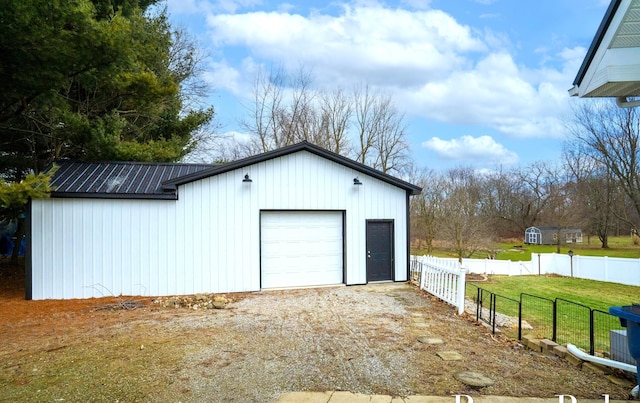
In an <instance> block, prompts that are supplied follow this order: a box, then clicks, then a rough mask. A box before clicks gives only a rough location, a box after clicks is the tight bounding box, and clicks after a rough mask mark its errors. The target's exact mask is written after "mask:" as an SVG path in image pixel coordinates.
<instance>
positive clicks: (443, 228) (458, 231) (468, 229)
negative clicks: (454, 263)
mask: <svg viewBox="0 0 640 403" xmlns="http://www.w3.org/2000/svg"><path fill="white" fill-rule="evenodd" d="M441 180H442V181H443V182H442V193H443V195H444V198H445V201H444V203H443V204H442V206H441V207H442V208H441V209H440V216H439V220H440V226H439V234H440V236H441V238H442V239H443V240H445V241H446V242H448V243H449V245H450V247H451V248H452V249H453V250H454V251H455V253H456V255H457V257H458V259H459V260H460V261H462V258H467V257H470V256H471V255H472V254H473V253H474V252H476V251H478V250H480V249H482V248H488V247H489V246H490V244H491V243H492V242H493V240H494V233H493V232H492V230H491V228H490V226H489V225H488V224H489V221H488V220H487V217H486V216H484V215H483V214H482V213H481V202H480V201H481V188H482V183H481V182H482V179H481V178H480V177H479V175H478V174H477V173H476V172H474V171H473V170H472V169H471V168H455V169H451V170H449V171H448V172H447V173H446V174H445V175H444V176H443V177H442V178H441Z"/></svg>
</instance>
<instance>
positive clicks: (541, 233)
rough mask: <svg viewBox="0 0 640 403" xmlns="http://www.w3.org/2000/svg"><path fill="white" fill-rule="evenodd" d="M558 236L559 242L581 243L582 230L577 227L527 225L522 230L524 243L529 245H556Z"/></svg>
mask: <svg viewBox="0 0 640 403" xmlns="http://www.w3.org/2000/svg"><path fill="white" fill-rule="evenodd" d="M558 236H560V243H561V244H568V243H582V230H581V229H579V228H563V229H560V230H558V227H553V226H549V227H529V228H527V229H526V230H525V232H524V243H526V244H530V245H556V244H557V243H558Z"/></svg>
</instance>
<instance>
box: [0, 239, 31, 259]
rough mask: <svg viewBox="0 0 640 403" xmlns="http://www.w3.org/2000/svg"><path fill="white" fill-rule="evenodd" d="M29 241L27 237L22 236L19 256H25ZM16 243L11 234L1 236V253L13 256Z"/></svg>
mask: <svg viewBox="0 0 640 403" xmlns="http://www.w3.org/2000/svg"><path fill="white" fill-rule="evenodd" d="M26 243H27V238H26V237H22V241H21V242H20V249H19V250H18V255H19V256H24V248H25V246H26ZM13 247H14V243H13V240H12V239H11V237H10V236H8V235H3V236H2V237H0V254H1V255H2V256H11V254H12V253H13Z"/></svg>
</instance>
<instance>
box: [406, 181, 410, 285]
mask: <svg viewBox="0 0 640 403" xmlns="http://www.w3.org/2000/svg"><path fill="white" fill-rule="evenodd" d="M410 197H411V192H410V191H408V190H407V206H406V208H405V210H406V214H407V220H406V222H407V228H406V231H407V257H406V259H407V282H411V201H410V200H409V198H410Z"/></svg>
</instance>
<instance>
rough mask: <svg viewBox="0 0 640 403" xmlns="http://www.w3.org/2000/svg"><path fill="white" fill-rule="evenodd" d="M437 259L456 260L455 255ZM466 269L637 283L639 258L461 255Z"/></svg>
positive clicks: (636, 284) (638, 279)
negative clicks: (521, 258) (516, 258)
mask: <svg viewBox="0 0 640 403" xmlns="http://www.w3.org/2000/svg"><path fill="white" fill-rule="evenodd" d="M441 260H444V261H448V262H455V263H457V262H458V260H457V259H455V258H443V259H441ZM462 268H463V269H465V270H466V271H467V273H474V274H497V275H506V276H522V275H540V274H558V275H561V276H567V277H571V276H573V277H576V278H584V279H588V280H598V281H607V282H611V283H619V284H627V285H634V286H640V259H628V258H613V257H597V256H579V255H574V256H573V257H571V256H569V255H564V254H559V253H535V254H533V255H532V256H531V260H530V261H528V262H512V261H510V260H493V259H462Z"/></svg>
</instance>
